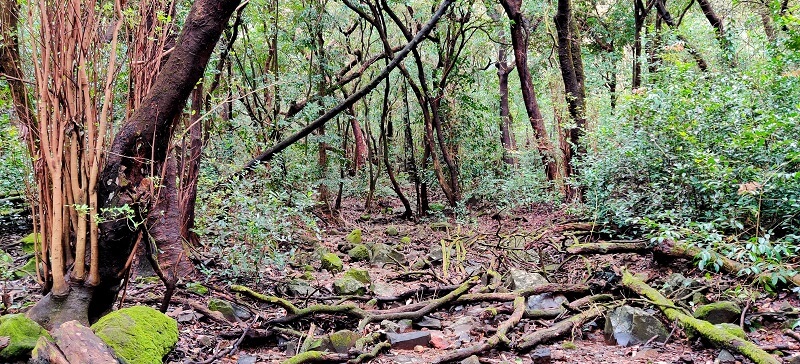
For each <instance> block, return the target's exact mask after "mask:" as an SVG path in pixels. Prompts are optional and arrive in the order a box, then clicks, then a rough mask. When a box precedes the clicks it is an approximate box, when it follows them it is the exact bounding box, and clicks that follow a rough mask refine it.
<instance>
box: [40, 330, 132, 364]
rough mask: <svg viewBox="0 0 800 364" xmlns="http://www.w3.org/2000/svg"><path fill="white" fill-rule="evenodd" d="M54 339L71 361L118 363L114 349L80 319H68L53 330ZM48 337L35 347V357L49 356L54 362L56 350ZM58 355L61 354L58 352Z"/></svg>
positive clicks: (64, 355)
mask: <svg viewBox="0 0 800 364" xmlns="http://www.w3.org/2000/svg"><path fill="white" fill-rule="evenodd" d="M53 339H54V340H55V345H56V347H58V349H59V351H60V352H61V353H60V354H61V355H63V358H64V359H66V360H67V362H69V363H118V361H117V358H116V357H115V355H114V350H113V349H111V348H110V347H109V346H108V345H106V343H105V342H104V341H103V340H102V339H101V338H99V337H97V335H95V334H94V332H92V330H91V329H90V328H88V327H86V326H83V325H81V324H80V323H78V321H68V322H65V323H63V324H61V326H59V327H58V328H57V329H55V330H53ZM48 341H49V340H48V339H46V338H42V339H40V340H39V342H37V344H36V348H34V349H33V357H34V358H37V359H40V358H43V357H45V356H46V357H47V359H48V360H49V361H51V362H52V355H53V354H54V351H53V350H51V348H50V347H49V343H48ZM56 356H59V355H58V354H56Z"/></svg>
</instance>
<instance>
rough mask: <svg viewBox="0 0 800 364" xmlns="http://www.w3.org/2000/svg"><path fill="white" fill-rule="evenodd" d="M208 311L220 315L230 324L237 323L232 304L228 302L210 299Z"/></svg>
mask: <svg viewBox="0 0 800 364" xmlns="http://www.w3.org/2000/svg"><path fill="white" fill-rule="evenodd" d="M208 309H209V310H211V311H217V312H219V313H221V314H222V316H224V317H225V319H226V320H228V321H230V322H237V321H239V318H238V317H237V316H236V311H235V310H234V309H233V304H231V303H230V302H228V301H225V300H221V299H218V298H212V299H210V300H208Z"/></svg>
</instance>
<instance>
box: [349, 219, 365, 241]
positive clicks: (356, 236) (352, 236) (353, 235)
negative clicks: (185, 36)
mask: <svg viewBox="0 0 800 364" xmlns="http://www.w3.org/2000/svg"><path fill="white" fill-rule="evenodd" d="M367 220H369V219H367ZM344 239H345V240H347V242H348V243H350V244H361V229H355V230H353V231H351V232H350V233H349V234H347V236H345V237H344Z"/></svg>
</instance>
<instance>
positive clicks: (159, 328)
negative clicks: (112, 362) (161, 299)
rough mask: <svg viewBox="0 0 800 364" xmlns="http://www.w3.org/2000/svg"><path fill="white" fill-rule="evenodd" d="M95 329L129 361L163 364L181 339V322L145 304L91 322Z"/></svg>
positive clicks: (118, 355) (98, 334) (118, 353)
mask: <svg viewBox="0 0 800 364" xmlns="http://www.w3.org/2000/svg"><path fill="white" fill-rule="evenodd" d="M92 331H94V333H95V334H96V335H97V336H99V337H100V338H101V339H103V341H105V342H106V344H108V346H110V347H111V348H112V349H114V352H115V353H116V355H117V357H120V358H122V359H124V360H125V361H126V362H127V363H128V364H151V363H152V364H160V363H162V358H163V357H164V356H165V355H167V354H168V353H169V352H170V351H171V350H172V348H174V347H175V344H177V342H178V323H177V322H176V321H175V320H173V319H172V318H170V317H168V316H167V315H164V314H163V313H161V312H159V311H158V310H155V309H152V308H150V307H145V306H134V307H129V308H123V309H121V310H117V311H114V312H112V313H110V314H108V315H105V316H103V317H102V318H101V319H100V320H98V321H97V322H96V323H95V324H94V325H92Z"/></svg>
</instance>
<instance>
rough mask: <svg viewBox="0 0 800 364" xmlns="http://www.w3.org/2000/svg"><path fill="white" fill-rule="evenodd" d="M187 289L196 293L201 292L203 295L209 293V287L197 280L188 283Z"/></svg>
mask: <svg viewBox="0 0 800 364" xmlns="http://www.w3.org/2000/svg"><path fill="white" fill-rule="evenodd" d="M186 290H187V291H189V292H191V293H194V294H199V295H201V296H205V295H207V294H208V287H206V286H204V285H202V284H200V283H197V282H190V283H186Z"/></svg>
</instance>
